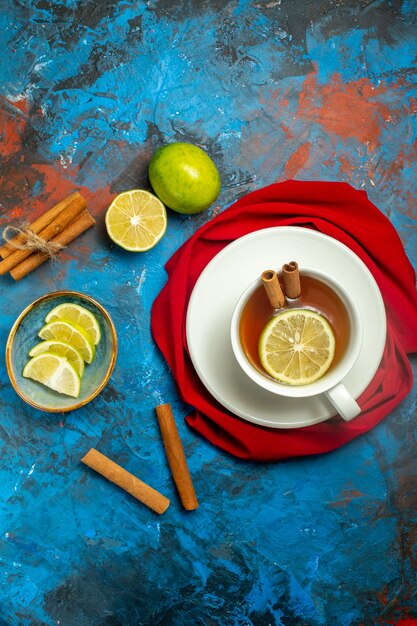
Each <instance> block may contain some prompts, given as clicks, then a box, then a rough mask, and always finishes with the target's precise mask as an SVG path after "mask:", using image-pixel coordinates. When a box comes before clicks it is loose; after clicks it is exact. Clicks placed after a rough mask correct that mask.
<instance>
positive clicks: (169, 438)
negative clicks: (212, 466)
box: [155, 404, 198, 511]
mask: <svg viewBox="0 0 417 626" xmlns="http://www.w3.org/2000/svg"><path fill="white" fill-rule="evenodd" d="M155 410H156V415H157V417H158V422H159V427H160V429H161V435H162V440H163V442H164V448H165V452H166V455H167V458H168V463H169V466H170V468H171V472H172V476H173V478H174V482H175V484H176V486H177V489H178V493H179V495H180V498H181V502H182V505H183V507H184V508H185V509H186V510H187V511H193V510H194V509H196V508H197V507H198V501H197V497H196V495H195V491H194V486H193V482H192V480H191V476H190V472H189V470H188V466H187V460H186V458H185V454H184V449H183V447H182V443H181V440H180V436H179V434H178V430H177V425H176V424H175V420H174V415H173V413H172V409H171V406H170V404H160V405H159V406H157V407H156V409H155Z"/></svg>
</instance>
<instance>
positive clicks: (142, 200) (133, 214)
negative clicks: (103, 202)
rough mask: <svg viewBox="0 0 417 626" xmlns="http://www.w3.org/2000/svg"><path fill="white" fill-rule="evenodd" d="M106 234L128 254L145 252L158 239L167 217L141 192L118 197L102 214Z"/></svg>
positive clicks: (150, 196)
mask: <svg viewBox="0 0 417 626" xmlns="http://www.w3.org/2000/svg"><path fill="white" fill-rule="evenodd" d="M105 220H106V228H107V233H108V235H109V237H110V239H112V240H113V241H114V242H115V243H117V244H118V245H119V246H121V247H122V248H124V249H125V250H129V251H130V252H145V251H146V250H150V248H153V247H154V246H155V245H156V244H157V243H158V241H159V240H160V239H162V237H163V235H164V233H165V231H166V227H167V213H166V209H165V206H164V205H163V204H162V202H161V201H160V200H159V198H157V197H156V196H154V195H153V194H151V193H149V191H145V190H143V189H133V190H132V191H125V192H123V193H121V194H119V195H118V196H117V197H116V198H115V199H114V200H113V202H112V203H111V205H110V206H109V208H108V209H107V212H106V218H105Z"/></svg>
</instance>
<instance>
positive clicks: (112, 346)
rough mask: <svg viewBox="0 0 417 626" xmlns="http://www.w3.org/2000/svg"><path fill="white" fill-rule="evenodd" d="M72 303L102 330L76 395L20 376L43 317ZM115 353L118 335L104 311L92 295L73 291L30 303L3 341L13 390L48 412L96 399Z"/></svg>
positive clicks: (56, 292) (74, 406)
mask: <svg viewBox="0 0 417 626" xmlns="http://www.w3.org/2000/svg"><path fill="white" fill-rule="evenodd" d="M63 302H73V303H75V304H79V305H81V306H83V307H85V308H86V309H88V310H89V311H91V312H92V313H93V314H94V315H95V316H96V318H97V320H98V323H99V325H100V330H101V341H100V343H99V344H98V345H97V346H96V355H95V358H94V360H93V362H92V363H91V364H90V365H86V367H85V372H84V376H83V378H82V381H81V392H80V395H79V397H78V398H72V397H70V396H66V395H64V394H60V393H57V392H56V391H53V390H52V389H49V388H48V387H45V385H42V384H41V383H38V382H36V381H34V380H31V379H30V378H23V376H22V371H23V368H24V366H25V365H26V363H27V362H28V360H29V358H30V357H29V356H28V353H29V351H30V350H31V349H32V348H33V347H34V346H35V345H36V344H37V343H39V342H40V341H41V339H40V338H39V337H38V332H39V331H40V329H41V328H42V326H43V325H44V324H45V317H46V315H47V314H48V313H49V311H51V309H53V308H54V307H55V306H57V305H58V304H62V303H63ZM116 356H117V335H116V329H115V327H114V324H113V322H112V320H111V318H110V315H109V314H108V313H107V311H106V310H105V309H104V308H103V307H102V306H101V304H99V303H98V302H96V301H95V300H93V298H91V297H90V296H86V295H84V294H82V293H78V292H76V291H55V292H53V293H49V294H46V295H45V296H42V297H41V298H39V299H38V300H35V302H32V304H30V305H29V306H28V307H26V309H25V310H24V311H23V312H22V313H21V314H20V315H19V317H18V318H17V320H16V321H15V323H14V325H13V327H12V329H11V331H10V334H9V337H8V340H7V344H6V367H7V373H8V375H9V378H10V382H11V383H12V385H13V387H14V389H15V391H16V392H17V393H18V394H19V396H20V397H21V398H22V399H23V400H24V401H25V402H27V403H28V404H30V405H31V406H33V407H35V408H36V409H40V410H41V411H48V412H50V413H64V412H66V411H73V410H74V409H78V408H80V407H81V406H84V405H85V404H87V403H88V402H90V401H91V400H92V399H93V398H95V397H96V396H97V395H98V394H99V393H100V391H102V389H104V387H105V385H106V384H107V382H108V380H109V378H110V376H111V374H112V371H113V368H114V365H115V362H116Z"/></svg>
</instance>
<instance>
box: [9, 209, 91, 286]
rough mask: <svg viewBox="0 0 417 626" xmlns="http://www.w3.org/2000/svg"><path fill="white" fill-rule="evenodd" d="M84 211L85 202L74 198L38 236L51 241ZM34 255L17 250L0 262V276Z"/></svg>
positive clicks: (28, 251) (30, 250)
mask: <svg viewBox="0 0 417 626" xmlns="http://www.w3.org/2000/svg"><path fill="white" fill-rule="evenodd" d="M82 200H83V199H82ZM83 209H84V200H83V201H82V202H80V201H79V200H78V199H77V198H74V200H73V202H71V203H70V204H69V205H68V206H67V207H66V208H65V209H64V210H63V211H61V213H59V215H57V217H55V218H54V219H53V220H52V222H51V223H50V224H48V225H47V226H45V228H43V229H42V230H40V231H39V233H38V236H39V237H40V238H41V239H43V240H44V241H49V240H51V239H52V238H53V237H55V236H56V235H59V233H61V232H62V231H63V230H65V228H67V226H69V224H71V222H73V221H74V219H75V218H76V217H77V215H79V214H80V213H81V211H82V210H83ZM23 245H24V244H23ZM32 253H33V250H32V249H29V250H15V251H14V252H13V253H12V254H10V255H9V256H8V257H7V258H5V259H3V261H1V262H0V275H1V276H2V275H3V274H5V273H6V272H9V271H10V270H11V269H13V268H14V267H16V265H18V264H19V263H20V262H21V261H23V260H24V259H27V258H28V256H30V255H31V254H32Z"/></svg>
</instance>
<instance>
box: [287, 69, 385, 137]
mask: <svg viewBox="0 0 417 626" xmlns="http://www.w3.org/2000/svg"><path fill="white" fill-rule="evenodd" d="M386 91H387V87H386V86H379V87H375V86H374V85H372V84H371V82H370V81H369V80H368V79H367V78H362V79H360V80H358V81H355V82H350V83H342V81H341V79H340V76H339V75H337V74H335V75H334V76H333V78H332V80H331V81H330V82H329V83H328V84H326V85H320V84H319V83H318V82H317V77H316V74H314V73H312V74H309V75H308V76H307V77H306V80H305V82H304V86H303V90H302V92H301V93H300V97H299V108H298V112H297V117H298V118H301V119H302V120H304V121H305V120H309V121H311V122H315V123H317V124H321V126H323V128H324V129H325V130H326V131H327V132H328V133H331V134H335V135H338V136H340V137H342V139H349V138H350V137H354V138H356V139H358V140H359V141H360V142H362V143H370V144H373V145H376V144H377V143H378V140H379V136H380V133H381V124H382V123H383V122H384V120H386V119H389V115H390V109H389V108H388V106H387V105H385V104H382V103H380V102H377V101H376V99H377V97H378V96H380V95H381V94H384V93H385V92H386Z"/></svg>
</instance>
